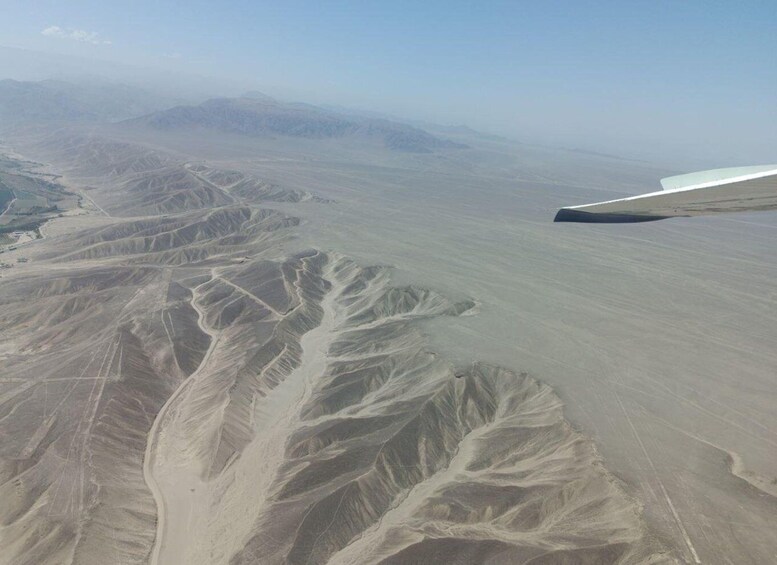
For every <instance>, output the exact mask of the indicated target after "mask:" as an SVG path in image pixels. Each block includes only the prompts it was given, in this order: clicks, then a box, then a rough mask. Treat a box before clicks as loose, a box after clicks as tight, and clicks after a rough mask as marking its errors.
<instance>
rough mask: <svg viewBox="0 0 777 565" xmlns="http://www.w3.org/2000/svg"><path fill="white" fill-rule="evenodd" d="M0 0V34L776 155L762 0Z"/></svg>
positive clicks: (774, 10)
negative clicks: (173, 1)
mask: <svg viewBox="0 0 777 565" xmlns="http://www.w3.org/2000/svg"><path fill="white" fill-rule="evenodd" d="M0 7H1V8H2V12H0V13H2V14H3V17H2V18H0V43H2V44H4V45H10V46H16V47H22V48H26V49H34V50H39V51H47V52H56V53H64V54H69V55H80V56H84V57H90V58H99V59H105V60H111V61H121V62H125V63H130V64H134V65H140V66H149V67H151V66H153V67H158V68H170V69H177V70H181V71H185V72H187V73H198V74H201V75H206V76H216V77H229V78H232V79H236V80H237V81H239V82H240V83H245V85H246V87H252V88H257V87H258V88H261V87H262V86H265V87H266V88H267V89H268V90H270V91H272V92H275V93H277V92H282V93H288V94H289V95H292V96H294V97H295V98H298V99H302V100H305V101H309V102H319V103H320V102H327V103H339V104H344V105H351V106H357V107H361V108H365V109H372V110H379V111H385V112H389V113H394V114H398V115H402V116H406V117H410V118H419V119H429V120H434V121H437V122H441V123H445V124H457V123H467V124H469V125H471V126H473V127H478V128H483V129H487V130H489V131H491V132H494V133H502V134H508V135H512V136H516V137H518V138H521V139H525V140H538V141H542V142H546V143H555V144H562V145H567V146H576V147H577V146H579V147H586V148H591V149H599V150H609V151H617V150H619V149H620V150H621V151H624V152H630V153H631V154H638V153H640V152H644V153H645V154H646V156H648V157H653V155H663V154H667V153H668V154H671V153H672V152H678V153H682V152H687V153H688V155H691V156H694V157H702V158H703V157H709V158H711V159H717V160H720V161H721V162H723V163H722V164H735V163H738V162H748V161H753V162H761V161H764V160H767V161H769V160H771V161H774V162H777V33H776V30H777V1H775V0H767V1H763V2H740V1H729V2H720V1H710V0H707V1H703V2H702V1H698V2H680V1H676V0H675V1H671V2H670V1H667V2H661V1H650V2H638V1H618V2H615V1H612V2H611V1H601V2H582V1H575V2H547V1H540V2H538V1H536V0H535V1H532V2H455V1H450V0H449V1H425V2H419V1H415V2H404V1H396V0H394V1H390V2H389V1H385V2H298V1H288V0H287V1H283V2H259V1H239V2H218V3H217V2H198V1H189V2H180V3H172V2H150V1H145V0H136V1H129V0H127V1H125V2H111V1H109V0H101V1H94V2H79V1H68V2H62V1H52V0H45V1H35V0H26V1H24V2H3V1H0ZM724 161H725V162H724Z"/></svg>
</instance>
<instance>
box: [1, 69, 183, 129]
mask: <svg viewBox="0 0 777 565" xmlns="http://www.w3.org/2000/svg"><path fill="white" fill-rule="evenodd" d="M175 103H176V101H174V100H169V99H164V98H161V97H159V96H156V95H154V94H151V93H149V92H146V91H145V90H142V89H140V88H135V87H132V86H127V85H125V84H116V83H88V84H75V83H70V82H65V81H58V80H43V81H37V82H27V81H16V80H11V79H6V80H0V126H9V125H10V126H13V125H18V124H23V123H41V122H50V121H68V122H70V121H78V122H84V121H87V122H89V121H119V120H125V119H127V118H133V117H136V116H142V115H144V114H148V113H150V112H154V111H156V110H160V109H161V108H165V107H170V106H171V105H173V104H175Z"/></svg>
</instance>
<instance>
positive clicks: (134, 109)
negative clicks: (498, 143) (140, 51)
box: [0, 79, 466, 153]
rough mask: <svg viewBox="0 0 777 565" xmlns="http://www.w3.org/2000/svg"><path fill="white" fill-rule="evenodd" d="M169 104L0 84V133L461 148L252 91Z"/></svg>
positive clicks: (126, 93)
mask: <svg viewBox="0 0 777 565" xmlns="http://www.w3.org/2000/svg"><path fill="white" fill-rule="evenodd" d="M176 104H180V101H175V100H170V99H167V98H164V97H160V96H157V95H156V94H152V93H150V92H147V91H145V90H142V89H140V88H136V87H133V86H128V85H124V84H118V83H109V82H86V83H71V82H65V81H59V80H43V81H38V82H29V81H17V80H11V79H6V80H0V128H2V127H9V126H10V127H13V126H18V125H26V124H42V123H49V122H57V123H73V122H76V123H100V122H103V123H104V122H121V123H122V124H126V125H129V126H142V127H149V128H153V129H156V130H164V131H175V130H185V129H192V128H197V129H207V130H213V131H220V132H226V133H235V134H240V135H246V136H253V137H264V136H289V137H299V138H308V139H344V140H348V139H350V140H354V141H356V142H358V143H371V144H377V145H380V146H383V147H386V148H388V149H391V150H396V151H407V152H415V153H428V152H432V151H437V150H441V149H460V148H464V147H466V145H462V144H460V143H456V142H454V141H450V140H447V139H443V138H441V137H437V136H436V135H433V134H431V133H429V132H428V131H425V130H423V129H420V128H418V127H415V126H412V125H409V124H405V123H400V122H398V121H394V120H391V119H385V118H381V117H375V116H372V115H360V114H355V113H354V114H351V113H346V112H342V111H337V110H333V109H329V108H322V107H319V106H313V105H310V104H302V103H287V102H280V101H278V100H275V99H273V98H271V97H269V96H267V95H265V94H262V93H260V92H249V93H246V94H244V95H243V96H241V97H239V98H214V99H211V100H207V101H205V102H203V103H201V104H199V105H176Z"/></svg>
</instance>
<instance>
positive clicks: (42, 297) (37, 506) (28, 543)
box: [0, 267, 208, 564]
mask: <svg viewBox="0 0 777 565" xmlns="http://www.w3.org/2000/svg"><path fill="white" fill-rule="evenodd" d="M0 296H2V305H0V335H2V336H3V340H2V345H3V346H4V349H5V351H6V352H7V353H6V354H5V355H3V356H0V375H2V377H1V378H0V435H2V437H3V438H4V439H3V441H2V442H0V443H1V445H0V499H1V500H2V501H3V504H2V505H0V540H2V543H1V544H0V545H2V547H3V551H2V555H0V562H3V563H13V564H25V563H29V564H40V563H105V562H106V561H107V562H116V563H142V562H144V561H145V559H146V558H147V556H148V554H149V551H150V547H151V543H152V541H153V539H154V535H155V521H156V506H155V504H154V499H153V498H152V496H151V493H150V492H149V491H148V489H147V487H146V484H145V481H144V477H143V473H142V461H143V457H144V452H145V445H146V435H147V433H148V430H149V429H150V428H151V425H152V423H153V421H154V418H155V416H156V414H157V412H158V411H159V409H160V407H161V406H162V404H163V403H164V399H165V398H167V396H169V395H170V394H171V393H172V391H173V390H174V389H175V387H176V386H177V383H178V382H179V381H180V380H182V379H183V378H185V376H186V375H187V373H188V372H190V371H192V370H193V368H194V367H197V366H198V365H199V364H200V361H201V359H202V357H203V355H204V353H205V350H206V348H207V347H208V336H207V335H204V334H203V333H202V332H201V331H200V330H199V328H198V327H197V323H196V313H195V312H194V310H193V309H192V308H191V306H190V300H191V292H190V289H189V288H188V286H187V281H186V280H174V279H173V278H172V277H171V273H170V271H168V270H163V269H156V268H132V267H125V268H118V267H115V268H111V269H105V268H103V269H98V268H94V269H89V270H69V271H62V272H55V273H52V274H50V276H49V277H47V278H46V279H45V280H44V279H41V278H39V277H19V278H16V279H11V280H9V281H4V282H3V284H2V285H0Z"/></svg>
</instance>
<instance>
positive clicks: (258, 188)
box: [19, 130, 325, 217]
mask: <svg viewBox="0 0 777 565" xmlns="http://www.w3.org/2000/svg"><path fill="white" fill-rule="evenodd" d="M19 143H20V144H21V145H22V146H23V147H24V149H25V150H26V151H31V152H33V153H34V154H35V155H37V156H39V157H40V158H41V159H43V160H46V161H47V162H49V163H52V164H53V165H55V166H56V167H57V170H58V172H61V173H63V175H64V180H67V182H68V183H69V184H73V185H75V186H79V187H82V189H83V194H84V195H86V197H87V198H88V199H90V200H92V201H93V202H94V203H95V205H96V206H98V208H99V210H100V211H101V212H103V213H105V214H107V215H110V216H118V217H127V216H144V215H153V214H174V213H179V212H186V211H191V210H202V209H209V208H218V207H220V206H228V205H233V204H251V203H253V204H257V203H262V202H303V201H317V202H324V201H325V200H324V199H321V198H319V197H317V196H314V195H313V194H310V193H308V192H306V191H300V190H294V189H289V188H285V187H282V186H279V185H277V184H273V183H270V182H267V181H265V180H262V179H259V178H257V177H255V176H252V175H249V174H245V173H241V172H237V171H226V170H221V169H218V168H213V167H209V166H206V165H204V164H194V163H188V162H186V161H185V160H183V159H181V158H180V157H179V156H178V155H176V154H173V153H165V152H162V151H159V150H158V149H151V148H148V147H146V146H144V145H142V144H137V143H128V142H125V141H117V140H113V139H110V138H109V137H104V136H101V135H97V134H92V133H88V134H87V133H84V132H81V131H78V130H75V131H68V130H64V131H57V132H53V133H52V132H48V131H47V132H45V133H41V134H37V135H33V134H28V135H27V136H26V138H25V139H24V140H23V142H22V140H19Z"/></svg>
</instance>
